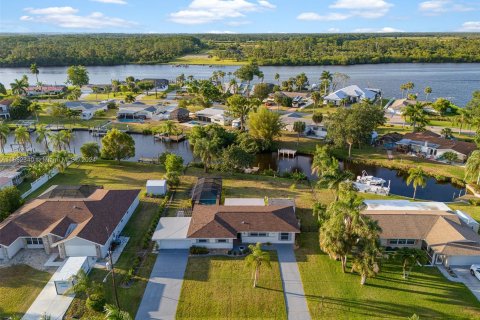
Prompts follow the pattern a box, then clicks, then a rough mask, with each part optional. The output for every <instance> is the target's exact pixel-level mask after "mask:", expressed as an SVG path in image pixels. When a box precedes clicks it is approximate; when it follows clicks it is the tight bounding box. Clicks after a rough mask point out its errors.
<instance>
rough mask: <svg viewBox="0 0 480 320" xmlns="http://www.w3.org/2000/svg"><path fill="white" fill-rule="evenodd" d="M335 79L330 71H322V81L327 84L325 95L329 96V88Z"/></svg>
mask: <svg viewBox="0 0 480 320" xmlns="http://www.w3.org/2000/svg"><path fill="white" fill-rule="evenodd" d="M332 79H333V74H332V73H331V72H330V71H328V70H323V71H322V74H321V75H320V80H322V82H324V84H325V91H324V94H325V95H327V93H328V91H327V90H328V86H329V85H330V82H331V81H332Z"/></svg>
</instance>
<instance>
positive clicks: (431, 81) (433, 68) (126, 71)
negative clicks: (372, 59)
mask: <svg viewBox="0 0 480 320" xmlns="http://www.w3.org/2000/svg"><path fill="white" fill-rule="evenodd" d="M237 68H238V67H235V66H218V67H217V66H214V67H209V66H188V67H173V66H171V65H122V66H108V67H88V71H89V73H90V82H91V83H94V84H105V83H110V81H111V80H112V79H125V78H126V77H127V76H134V77H135V78H139V79H141V78H167V79H170V80H172V79H175V78H176V77H177V76H178V75H180V74H182V73H184V74H185V76H189V75H193V76H195V77H196V78H198V79H205V78H208V77H210V76H211V74H212V72H213V71H215V70H223V71H224V72H225V73H228V72H233V71H235V70H236V69H237ZM66 69H67V68H66V67H42V68H40V75H39V81H41V82H43V83H46V84H54V83H57V84H62V83H64V82H65V81H66ZM261 69H262V71H263V72H264V74H265V81H268V82H275V80H274V75H275V73H279V74H280V77H281V80H285V79H288V78H289V77H292V76H295V75H297V74H299V73H301V72H305V73H306V74H307V76H308V77H309V79H310V82H311V83H318V79H319V78H320V74H321V72H322V71H323V70H329V71H330V72H332V73H333V72H342V73H346V74H348V75H349V76H350V81H349V83H350V84H358V85H359V86H361V87H373V88H380V89H382V90H383V93H384V96H385V97H400V96H401V92H400V89H399V88H400V85H401V84H402V83H405V82H408V81H412V82H414V83H415V89H414V90H413V92H415V93H420V97H421V98H423V97H424V95H423V89H424V88H425V87H426V86H431V87H432V89H433V93H432V94H431V98H432V99H435V98H437V97H447V98H449V99H451V100H452V101H453V102H455V103H456V104H458V105H460V106H464V105H465V104H466V103H467V101H469V100H470V97H471V95H472V92H473V91H475V90H480V64H479V63H472V64H451V63H448V64H413V63H406V64H377V65H355V66H326V67H322V66H303V67H288V66H284V67H282V66H280V67H262V68H261ZM23 74H27V75H29V77H30V79H33V78H32V76H31V75H30V71H29V70H28V68H0V82H1V83H3V84H5V85H6V86H7V87H8V86H9V84H10V83H11V82H13V80H14V79H18V78H20V77H21V76H22V75H23ZM227 78H228V76H227ZM32 82H33V81H32Z"/></svg>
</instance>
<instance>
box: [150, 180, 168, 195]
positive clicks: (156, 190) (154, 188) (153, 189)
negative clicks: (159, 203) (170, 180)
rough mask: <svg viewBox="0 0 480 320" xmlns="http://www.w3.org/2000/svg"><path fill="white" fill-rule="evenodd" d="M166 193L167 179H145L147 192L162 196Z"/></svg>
mask: <svg viewBox="0 0 480 320" xmlns="http://www.w3.org/2000/svg"><path fill="white" fill-rule="evenodd" d="M166 193H167V180H147V194H150V195H154V196H163V195H165V194H166Z"/></svg>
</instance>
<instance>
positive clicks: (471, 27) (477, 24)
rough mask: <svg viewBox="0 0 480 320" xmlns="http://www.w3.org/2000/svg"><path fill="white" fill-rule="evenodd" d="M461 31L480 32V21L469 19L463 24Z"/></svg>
mask: <svg viewBox="0 0 480 320" xmlns="http://www.w3.org/2000/svg"><path fill="white" fill-rule="evenodd" d="M459 31H466V32H480V21H467V22H465V23H463V24H462V28H461V29H460V30H459Z"/></svg>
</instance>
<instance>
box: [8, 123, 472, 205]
mask: <svg viewBox="0 0 480 320" xmlns="http://www.w3.org/2000/svg"><path fill="white" fill-rule="evenodd" d="M131 136H132V137H133V139H134V141H135V151H136V152H135V156H134V157H133V158H130V159H129V161H137V160H138V159H139V158H140V157H150V158H151V157H158V156H159V155H160V154H161V153H163V152H165V151H169V152H172V153H175V154H178V155H180V156H182V157H183V159H184V161H185V163H189V162H191V161H193V160H194V156H193V153H192V150H191V148H190V145H189V143H188V141H183V142H180V143H164V142H156V141H155V140H154V139H153V137H152V136H146V135H141V134H132V135H131ZM31 138H32V139H31V140H32V146H31V147H29V148H28V149H29V150H32V151H37V152H44V151H45V149H44V147H43V144H42V143H37V142H36V141H35V140H36V133H32V135H31ZM91 141H94V142H97V143H99V144H101V139H100V138H98V137H93V136H92V135H91V134H90V133H89V132H87V131H75V135H74V139H73V140H72V142H71V145H70V148H71V151H72V152H74V153H76V154H80V147H81V146H82V145H83V144H84V143H86V142H91ZM14 143H15V142H14V138H13V135H11V136H9V138H8V141H7V145H6V148H5V151H6V152H11V151H15V150H18V147H19V146H18V145H17V146H16V145H15V144H14ZM311 164H312V157H311V156H305V155H299V156H297V157H295V158H283V157H278V156H277V153H276V152H273V153H267V154H259V155H257V158H256V160H255V164H254V166H259V167H260V169H261V170H265V169H273V170H274V171H278V172H294V171H300V172H303V173H305V175H306V176H307V177H309V178H313V176H312V173H311V169H310V168H311ZM345 166H346V168H347V169H348V170H350V171H352V172H353V173H354V174H355V175H361V173H362V171H363V170H366V171H367V172H368V174H370V175H374V176H377V177H381V178H383V179H385V180H387V181H390V184H391V185H390V187H391V193H392V194H395V195H400V196H405V197H411V196H412V195H413V187H411V186H407V185H406V183H405V180H406V176H405V174H403V173H402V172H399V171H397V170H391V169H386V168H382V167H376V166H371V165H363V164H346V165H345ZM460 192H461V194H462V195H463V194H464V192H465V191H464V190H463V189H461V188H458V187H456V186H454V185H452V184H450V183H440V182H437V181H436V180H435V179H434V178H428V180H427V186H426V188H424V189H421V188H419V189H418V190H417V197H418V198H419V199H424V200H432V201H451V200H452V199H453V198H454V197H458V196H459V194H460Z"/></svg>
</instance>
